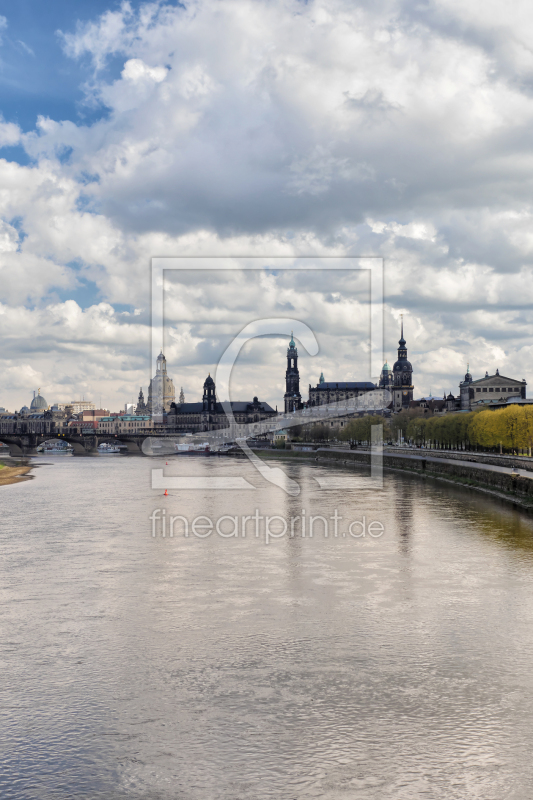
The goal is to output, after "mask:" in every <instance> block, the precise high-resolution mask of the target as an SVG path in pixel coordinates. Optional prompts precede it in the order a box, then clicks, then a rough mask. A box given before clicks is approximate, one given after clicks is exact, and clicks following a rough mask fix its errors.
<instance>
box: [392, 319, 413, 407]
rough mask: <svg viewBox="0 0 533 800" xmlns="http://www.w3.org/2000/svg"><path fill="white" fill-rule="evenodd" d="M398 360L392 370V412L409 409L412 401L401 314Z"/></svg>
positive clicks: (411, 377)
mask: <svg viewBox="0 0 533 800" xmlns="http://www.w3.org/2000/svg"><path fill="white" fill-rule="evenodd" d="M398 345H399V347H398V360H397V361H396V363H395V364H394V367H393V368H392V375H393V385H392V387H391V389H392V402H393V410H394V411H401V410H402V408H409V403H410V402H411V400H412V399H413V391H414V388H415V387H414V386H413V367H412V366H411V362H410V361H408V360H407V347H406V346H405V345H406V342H405V339H404V338H403V314H402V329H401V336H400V341H399V342H398Z"/></svg>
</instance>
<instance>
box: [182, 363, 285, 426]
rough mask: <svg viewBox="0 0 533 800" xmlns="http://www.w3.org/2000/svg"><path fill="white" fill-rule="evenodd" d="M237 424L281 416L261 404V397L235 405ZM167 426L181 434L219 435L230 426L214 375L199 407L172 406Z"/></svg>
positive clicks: (187, 405)
mask: <svg viewBox="0 0 533 800" xmlns="http://www.w3.org/2000/svg"><path fill="white" fill-rule="evenodd" d="M231 409H232V411H233V416H234V418H235V422H237V423H239V424H250V423H253V422H260V421H261V420H264V419H268V418H269V417H275V416H276V414H277V413H278V412H277V411H275V410H274V409H273V408H272V407H271V406H269V404H268V403H260V402H259V400H258V399H257V397H254V399H253V400H252V401H251V402H247V401H244V402H243V401H238V400H237V401H233V400H232V401H231ZM166 421H167V426H168V427H169V428H173V429H175V430H176V431H177V432H185V431H187V432H191V433H200V432H202V431H216V430H220V429H222V428H227V427H228V425H229V421H228V418H227V417H226V413H225V411H224V408H223V406H222V403H220V402H219V401H218V400H217V396H216V386H215V382H214V380H213V378H212V377H211V375H208V377H207V378H206V379H205V382H204V394H203V397H202V401H201V402H199V403H172V404H171V407H170V410H169V412H168V413H167V416H166Z"/></svg>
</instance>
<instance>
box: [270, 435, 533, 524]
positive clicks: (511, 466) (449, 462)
mask: <svg viewBox="0 0 533 800" xmlns="http://www.w3.org/2000/svg"><path fill="white" fill-rule="evenodd" d="M257 452H258V454H259V451H257ZM261 455H263V456H265V457H268V458H287V459H291V458H295V459H307V460H313V461H315V462H319V463H320V464H328V463H329V464H335V465H337V466H344V467H349V466H370V458H371V453H370V451H369V450H368V449H365V450H363V449H362V448H360V449H357V450H349V449H347V448H343V447H318V448H317V449H316V450H312V451H297V450H289V451H286V450H285V451H284V450H280V451H277V452H276V451H275V450H268V451H267V450H265V451H262V452H261ZM372 455H373V457H374V458H377V459H379V461H381V463H382V465H383V468H384V469H392V470H399V471H402V472H410V473H414V474H417V475H418V476H419V477H421V478H436V479H439V480H446V481H449V482H451V483H455V484H462V485H463V486H467V487H469V488H472V489H476V490H479V491H484V492H487V493H489V494H491V495H493V496H495V497H499V498H502V499H505V500H508V501H512V502H513V503H514V504H515V505H518V506H519V507H520V508H523V509H525V510H527V511H529V512H533V463H529V460H528V459H525V458H518V457H513V456H499V455H496V454H489V453H468V452H466V451H464V452H461V451H459V452H457V451H455V452H453V451H452V452H448V451H432V450H419V449H416V450H406V449H405V450H404V449H400V448H391V447H388V448H384V449H383V452H382V453H373V454H372ZM524 462H525V463H524Z"/></svg>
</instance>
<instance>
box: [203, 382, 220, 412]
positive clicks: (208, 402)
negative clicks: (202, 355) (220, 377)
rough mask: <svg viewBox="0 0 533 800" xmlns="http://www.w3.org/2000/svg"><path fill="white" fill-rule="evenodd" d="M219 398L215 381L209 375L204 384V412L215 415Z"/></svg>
mask: <svg viewBox="0 0 533 800" xmlns="http://www.w3.org/2000/svg"><path fill="white" fill-rule="evenodd" d="M216 404H217V397H216V391H215V381H214V380H213V378H212V377H211V375H208V377H207V378H206V379H205V383H204V396H203V398H202V410H203V411H205V412H207V413H209V414H214V413H215V411H216Z"/></svg>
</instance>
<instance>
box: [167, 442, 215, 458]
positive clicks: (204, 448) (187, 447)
mask: <svg viewBox="0 0 533 800" xmlns="http://www.w3.org/2000/svg"><path fill="white" fill-rule="evenodd" d="M174 448H175V452H176V455H178V456H209V455H211V454H212V451H211V447H210V445H209V442H203V443H202V444H198V443H194V444H193V443H191V444H189V443H187V442H185V443H183V444H175V445H174Z"/></svg>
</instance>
